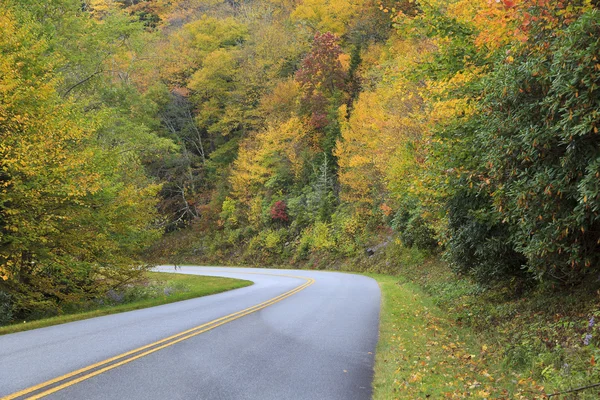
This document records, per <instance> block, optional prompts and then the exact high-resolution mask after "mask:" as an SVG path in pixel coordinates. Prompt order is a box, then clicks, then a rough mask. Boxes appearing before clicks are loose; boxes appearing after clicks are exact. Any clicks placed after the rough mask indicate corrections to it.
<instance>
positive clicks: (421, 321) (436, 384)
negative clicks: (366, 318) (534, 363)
mask: <svg viewBox="0 0 600 400" xmlns="http://www.w3.org/2000/svg"><path fill="white" fill-rule="evenodd" d="M367 275H368V276H371V277H372V278H374V279H376V280H377V281H378V282H379V285H380V287H381V291H382V309H381V320H380V331H379V335H380V336H379V343H378V346H377V353H376V363H375V379H374V382H373V388H374V396H373V399H374V400H379V399H381V400H384V399H385V400H390V399H428V398H431V399H441V398H445V399H463V398H475V399H532V398H542V397H543V393H544V392H543V387H541V386H539V385H538V384H537V383H536V382H535V381H534V380H532V379H530V378H525V377H521V376H519V375H518V374H514V373H511V372H510V371H507V370H506V369H505V368H503V365H502V364H501V363H499V360H498V356H497V354H495V353H494V351H493V350H492V348H493V346H491V345H489V344H486V343H485V342H483V341H482V340H481V338H480V337H479V336H478V335H476V334H475V333H474V332H473V331H471V330H470V329H467V328H464V327H460V326H457V324H456V323H455V321H454V320H453V319H452V318H451V317H450V316H449V315H448V313H447V312H446V311H443V310H442V309H441V308H439V307H438V306H437V305H436V304H435V302H434V298H433V297H431V296H429V295H427V294H426V293H424V292H423V291H422V290H421V289H420V288H419V287H418V286H416V285H415V284H413V283H409V282H407V281H405V280H403V279H402V278H399V277H394V276H390V275H380V274H367Z"/></svg>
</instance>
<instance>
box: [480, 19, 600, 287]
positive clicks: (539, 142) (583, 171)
mask: <svg viewBox="0 0 600 400" xmlns="http://www.w3.org/2000/svg"><path fill="white" fill-rule="evenodd" d="M599 27H600V13H599V12H598V11H597V10H592V11H589V12H586V13H585V14H583V15H581V16H580V17H579V18H578V19H577V20H576V21H575V22H573V23H572V24H571V25H570V26H568V27H567V28H566V29H565V30H564V31H562V32H560V34H555V33H553V32H545V33H542V34H541V35H542V36H540V37H536V39H535V41H536V42H537V41H539V40H547V43H548V46H547V48H545V47H542V48H539V47H538V46H536V45H535V43H533V42H532V43H530V45H529V46H528V47H527V49H523V50H522V51H519V52H518V53H516V54H515V59H514V62H513V63H506V64H501V65H498V68H497V70H496V71H495V72H494V73H492V74H491V75H490V76H489V78H488V79H486V80H485V82H484V85H485V93H486V95H485V97H484V99H483V104H482V110H483V112H482V113H481V119H480V120H479V121H480V122H483V121H485V123H482V124H481V125H480V130H479V132H478V137H477V140H478V144H479V149H480V151H481V152H482V153H483V154H484V155H485V156H484V158H483V160H482V162H483V163H485V164H484V165H486V166H487V167H488V171H487V174H488V176H489V177H490V179H491V181H492V184H493V185H494V190H493V192H494V193H493V199H494V204H495V206H496V209H497V210H498V211H499V212H500V214H501V217H502V219H503V220H505V221H506V222H507V223H508V224H509V225H510V227H511V238H512V241H513V242H514V243H515V245H516V248H517V250H518V251H519V252H521V253H523V254H524V255H525V256H526V257H527V260H528V265H529V267H530V268H531V270H532V272H533V273H535V274H536V275H537V276H538V277H539V278H548V279H556V280H559V281H562V282H565V283H570V282H575V281H579V280H580V279H582V278H583V277H585V276H586V275H589V274H591V273H594V271H595V269H596V266H597V265H598V264H599V263H600V258H598V257H599V255H600V251H599V250H600V248H599V247H598V246H599V243H600V233H599V232H600V230H599V228H600V214H599V212H600V191H599V189H600V185H598V182H599V180H598V176H599V175H600V170H599V169H598V168H599V166H600V141H599V137H600V136H598V127H597V124H598V115H599V114H598V113H599V112H600V89H599V88H598V81H599V80H600V71H599V69H598V62H597V59H598V56H599V55H600V54H599V52H600V44H599V43H598V41H597V34H598V32H599ZM533 40H534V39H532V41H533ZM529 48H531V49H532V50H529Z"/></svg>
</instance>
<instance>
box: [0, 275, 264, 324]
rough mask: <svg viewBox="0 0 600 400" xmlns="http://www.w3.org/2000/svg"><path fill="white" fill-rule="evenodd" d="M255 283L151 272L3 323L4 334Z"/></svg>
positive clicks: (135, 308) (199, 295) (205, 294)
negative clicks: (55, 310)
mask: <svg viewBox="0 0 600 400" xmlns="http://www.w3.org/2000/svg"><path fill="white" fill-rule="evenodd" d="M251 284H252V282H250V281H246V280H240V279H231V278H220V277H214V276H199V275H184V274H171V273H159V272H147V273H145V274H144V275H143V276H142V278H141V279H140V280H139V281H136V282H132V283H131V284H128V285H126V286H124V287H120V288H118V289H114V290H109V291H108V292H107V293H106V294H105V295H104V296H102V297H98V298H96V299H94V300H93V301H88V302H85V303H72V304H64V305H63V307H62V309H61V312H60V314H59V315H56V316H52V317H46V318H44V316H43V315H40V316H39V317H38V318H40V319H33V320H30V321H16V322H15V323H13V324H11V325H5V326H2V327H0V335H4V334H7V333H15V332H21V331H26V330H30V329H37V328H43V327H46V326H52V325H58V324H64V323H66V322H72V321H79V320H82V319H88V318H94V317H99V316H102V315H109V314H116V313H120V312H125V311H132V310H139V309H141V308H147V307H154V306H158V305H161V304H168V303H174V302H176V301H182V300H188V299H193V298H196V297H202V296H208V295H211V294H216V293H221V292H225V291H227V290H232V289H238V288H241V287H245V286H249V285H251Z"/></svg>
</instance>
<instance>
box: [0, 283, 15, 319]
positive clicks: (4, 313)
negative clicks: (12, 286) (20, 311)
mask: <svg viewBox="0 0 600 400" xmlns="http://www.w3.org/2000/svg"><path fill="white" fill-rule="evenodd" d="M12 318H13V302H12V297H11V295H10V294H8V293H6V292H4V291H2V290H0V326H2V325H6V324H9V323H10V322H11V321H12Z"/></svg>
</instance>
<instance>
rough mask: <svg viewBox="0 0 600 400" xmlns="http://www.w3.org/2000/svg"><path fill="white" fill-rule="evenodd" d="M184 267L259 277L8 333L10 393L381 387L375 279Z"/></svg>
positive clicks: (221, 399) (358, 399)
mask: <svg viewBox="0 0 600 400" xmlns="http://www.w3.org/2000/svg"><path fill="white" fill-rule="evenodd" d="M157 270H159V271H163V272H174V268H173V267H171V266H162V267H158V268H157ZM177 272H181V273H186V274H198V275H213V276H226V277H232V278H240V279H247V280H251V281H253V282H254V285H252V286H248V287H245V288H241V289H236V290H232V291H229V292H225V293H220V294H216V295H212V296H206V297H201V298H197V299H192V300H186V301H181V302H177V303H172V304H167V305H162V306H158V307H152V308H147V309H143V310H136V311H130V312H125V313H121V314H114V315H108V316H104V317H98V318H93V319H88V320H84V321H77V322H72V323H67V324H63V325H56V326H51V327H47V328H42V329H36V330H32V331H27V332H20V333H15V334H10V335H4V336H0V371H1V372H0V398H2V399H13V398H14V399H24V398H41V397H44V398H47V399H144V400H145V399H207V400H229V399H231V400H234V399H235V400H238V399H240V400H241V399H249V400H250V399H252V400H271V399H273V400H284V399H306V400H336V399H339V400H363V399H370V398H371V381H372V377H373V363H374V353H375V346H376V343H377V334H378V319H379V303H380V291H379V287H378V285H377V283H376V282H375V281H374V280H372V279H370V278H367V277H364V276H359V275H352V274H343V273H335V272H320V271H298V270H267V269H256V268H225V267H182V268H181V271H177ZM57 378H58V379H57ZM14 393H21V395H20V396H15V395H14Z"/></svg>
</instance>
